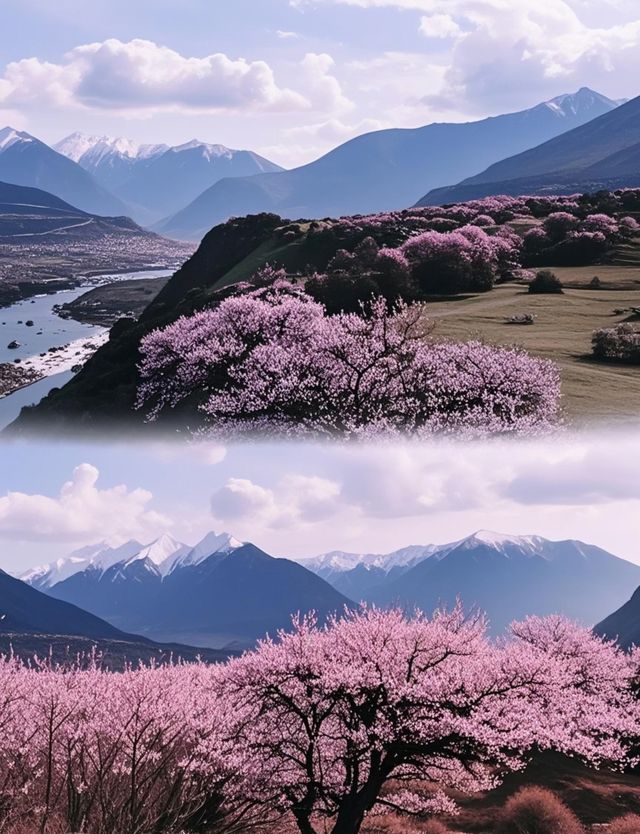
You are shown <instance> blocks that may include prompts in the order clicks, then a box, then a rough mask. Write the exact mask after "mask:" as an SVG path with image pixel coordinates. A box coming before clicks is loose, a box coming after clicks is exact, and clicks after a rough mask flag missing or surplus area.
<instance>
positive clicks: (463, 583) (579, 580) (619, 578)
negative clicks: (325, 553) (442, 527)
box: [305, 531, 640, 631]
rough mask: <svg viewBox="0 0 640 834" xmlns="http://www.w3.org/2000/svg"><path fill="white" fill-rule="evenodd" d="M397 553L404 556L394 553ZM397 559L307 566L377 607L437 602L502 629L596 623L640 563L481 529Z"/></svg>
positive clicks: (572, 544)
mask: <svg viewBox="0 0 640 834" xmlns="http://www.w3.org/2000/svg"><path fill="white" fill-rule="evenodd" d="M399 552H400V553H402V551H399ZM394 557H395V554H393V553H392V554H388V555H387V556H377V557H375V558H371V557H369V558H368V559H363V560H361V561H359V562H357V564H355V565H353V563H352V561H349V560H342V561H341V560H340V559H336V558H335V556H333V558H332V559H329V560H328V562H329V567H327V559H326V557H319V559H318V560H315V561H314V560H309V561H305V564H308V565H309V566H310V567H312V569H314V570H316V571H317V572H318V573H320V571H322V574H321V575H323V576H324V577H325V578H326V579H327V581H328V582H330V583H331V584H332V585H333V586H334V587H335V588H336V589H338V590H340V591H341V592H343V593H347V592H350V594H349V595H350V596H351V598H352V599H355V600H362V601H365V602H369V603H375V604H377V605H381V606H387V605H393V604H399V605H401V606H402V607H404V608H407V609H408V610H410V609H412V608H414V607H419V608H422V609H423V610H425V611H431V610H433V609H434V608H435V607H437V606H438V605H439V604H444V605H447V606H451V605H454V604H455V602H456V600H457V599H458V598H460V599H461V600H462V602H463V604H464V605H465V607H466V608H478V609H480V610H483V611H486V612H487V614H488V616H489V620H490V622H491V625H492V628H493V629H494V630H496V631H500V630H502V629H503V628H504V627H505V626H507V625H508V623H509V622H510V621H511V620H513V619H518V618H520V617H523V616H526V615H527V614H534V613H535V614H539V615H543V614H552V613H562V614H565V615H566V616H569V617H571V618H573V619H577V620H579V621H581V622H583V623H584V624H586V625H593V624H594V623H596V622H598V621H599V620H601V619H602V618H603V617H604V616H605V615H606V614H608V613H609V612H610V611H612V610H613V609H614V608H616V607H617V606H618V605H620V604H621V603H622V602H623V601H624V600H625V599H626V598H627V597H628V591H629V588H630V587H634V586H635V585H636V584H640V566H638V565H635V564H633V563H631V562H628V561H626V560H623V559H619V558H618V557H616V556H614V555H612V554H610V553H607V552H606V551H604V550H602V549H601V548H598V547H596V546H594V545H589V544H585V543H583V542H580V541H572V540H568V541H558V542H554V541H549V540H548V539H545V538H543V537H541V536H509V535H503V534H499V533H493V532H490V531H478V532H476V533H474V534H473V535H471V536H467V537H466V538H464V539H461V540H459V541H456V542H452V543H449V544H445V545H439V546H438V545H435V546H430V547H426V548H425V550H424V555H423V556H422V557H421V558H420V557H418V559H417V560H416V561H415V563H413V564H407V563H406V561H403V560H402V559H400V560H396V559H395V558H394Z"/></svg>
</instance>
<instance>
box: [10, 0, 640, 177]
mask: <svg viewBox="0 0 640 834" xmlns="http://www.w3.org/2000/svg"><path fill="white" fill-rule="evenodd" d="M638 77H640V4H639V3H638V0H545V2H544V3H540V2H539V0H518V2H514V0H233V2H221V0H180V2H176V0H135V2H131V0H126V2H125V0H92V2H91V3H87V2H85V0H56V2H51V0H2V52H1V53H0V124H11V125H13V126H14V127H17V128H21V129H26V130H29V131H30V132H32V133H34V134H35V135H37V136H38V137H39V138H42V139H43V140H44V141H46V142H50V143H53V142H55V141H57V140H59V139H61V138H62V137H63V136H65V135H67V134H69V133H71V132H73V131H76V130H79V131H82V132H87V133H92V134H98V135H102V134H108V135H116V136H127V137H130V138H132V139H134V140H136V141H139V142H154V143H155V142H167V143H170V144H178V143H181V142H185V141H188V140H190V139H192V138H194V137H195V138H198V139H200V140H203V141H209V142H215V143H222V144H226V145H228V146H230V147H236V148H249V149H251V150H254V151H257V152H259V153H261V154H263V155H265V156H267V157H268V158H270V159H272V160H273V161H275V162H278V163H280V164H282V165H284V166H285V167H292V166H295V165H298V164H303V163H305V162H307V161H310V160H312V159H314V158H316V157H317V156H319V155H321V154H322V153H324V152H326V151H328V150H329V149H331V148H332V147H334V146H335V145H337V144H339V143H341V142H343V141H345V140H347V139H349V138H351V137H352V136H355V135H357V134H360V133H364V132H367V131H369V130H377V129H381V128H387V127H417V126H419V125H423V124H428V123H430V122H433V121H461V120H469V119H477V118H482V117H485V116H487V115H497V114H499V113H503V112H511V111H514V110H519V109H523V108H525V107H529V106H533V105H535V104H537V103H538V102H540V101H544V100H547V99H549V98H551V97H553V96H556V95H559V94H562V93H565V92H573V91H575V90H576V89H578V88H579V87H581V86H589V87H592V88H594V89H596V90H598V91H599V92H601V93H603V94H605V95H608V96H610V97H611V98H616V99H618V98H631V97H634V96H636V95H637V94H638V92H639V91H638V89H637V81H636V79H637V78H638Z"/></svg>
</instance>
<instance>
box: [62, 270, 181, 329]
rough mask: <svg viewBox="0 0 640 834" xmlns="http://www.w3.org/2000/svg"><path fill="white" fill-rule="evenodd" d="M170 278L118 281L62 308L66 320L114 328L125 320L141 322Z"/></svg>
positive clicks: (94, 290)
mask: <svg viewBox="0 0 640 834" xmlns="http://www.w3.org/2000/svg"><path fill="white" fill-rule="evenodd" d="M168 280H169V276H168V275H166V276H162V277H160V278H138V279H133V280H122V279H119V280H116V281H113V282H110V283H108V284H101V285H100V286H98V287H94V288H93V289H90V290H88V291H87V292H85V293H83V295H81V296H79V297H78V298H76V299H74V300H73V301H71V302H68V303H66V304H63V305H61V306H60V308H59V310H58V313H59V315H60V316H61V318H63V319H69V318H72V319H74V320H75V321H79V322H84V323H85V324H93V325H98V326H100V327H111V325H112V324H113V323H114V322H115V321H117V319H119V318H121V317H122V316H128V317H130V318H135V319H137V318H138V317H139V316H140V315H141V313H142V311H143V310H144V308H145V307H146V306H147V305H148V304H150V303H151V302H152V301H153V299H154V298H155V297H156V296H157V295H158V293H159V292H160V290H161V289H162V288H163V287H164V286H165V285H166V283H167V281H168Z"/></svg>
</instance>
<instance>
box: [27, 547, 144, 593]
mask: <svg viewBox="0 0 640 834" xmlns="http://www.w3.org/2000/svg"><path fill="white" fill-rule="evenodd" d="M141 549H142V545H141V544H140V542H138V541H136V540H135V539H131V540H130V541H128V542H125V543H124V544H121V545H120V546H119V547H109V545H108V544H107V543H106V542H100V543H98V544H94V545H89V546H88V547H82V548H80V549H79V550H74V551H73V553H70V554H69V556H67V557H65V558H61V559H56V561H55V562H50V563H49V564H46V565H39V566H38V567H35V568H30V569H29V570H28V571H25V572H24V573H23V574H22V575H21V576H20V577H19V578H20V579H22V581H23V582H26V583H27V584H28V585H32V586H33V587H34V588H38V590H40V591H44V590H46V589H47V588H51V587H53V586H54V585H56V584H57V583H58V582H63V581H64V580H65V579H68V578H69V577H70V576H73V575H74V574H76V573H80V571H83V570H86V569H87V568H89V567H91V568H94V569H96V570H100V571H104V570H106V569H107V568H109V567H111V565H115V564H116V563H117V562H120V561H123V560H125V561H126V560H127V559H130V558H131V557H133V556H135V554H136V553H138V552H139V551H140V550H141Z"/></svg>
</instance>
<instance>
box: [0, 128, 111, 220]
mask: <svg viewBox="0 0 640 834" xmlns="http://www.w3.org/2000/svg"><path fill="white" fill-rule="evenodd" d="M0 180H1V181H4V182H8V183H12V184H14V185H23V186H27V187H30V188H39V189H42V190H43V191H48V192H50V193H51V194H54V195H55V196H56V197H59V198H60V199H62V200H64V201H65V202H67V203H70V204H71V205H73V206H77V207H78V208H79V209H81V210H82V211H85V212H88V213H90V214H97V215H101V216H108V217H115V216H119V215H126V214H127V208H126V206H125V204H124V203H123V202H122V201H121V200H120V199H118V198H117V197H115V196H114V195H112V194H110V193H109V192H108V191H107V190H106V189H105V188H103V187H102V186H101V185H99V184H98V183H97V182H96V181H95V179H94V178H93V177H92V176H91V174H89V173H88V172H87V171H85V170H84V168H82V167H81V166H80V165H78V164H77V163H76V162H74V161H73V160H72V159H68V158H67V157H66V156H63V155H62V154H61V153H58V152H57V151H55V150H54V149H53V148H50V147H49V146H48V145H46V144H45V143H44V142H41V141H40V140H39V139H37V138H36V137H35V136H32V135H31V134H30V133H27V132H26V131H19V130H15V129H14V128H11V127H5V128H3V129H2V130H0Z"/></svg>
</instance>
